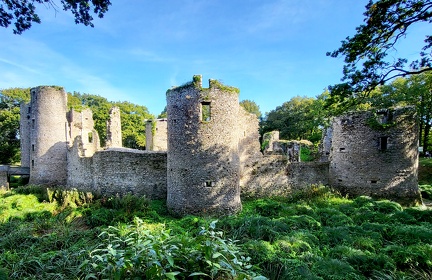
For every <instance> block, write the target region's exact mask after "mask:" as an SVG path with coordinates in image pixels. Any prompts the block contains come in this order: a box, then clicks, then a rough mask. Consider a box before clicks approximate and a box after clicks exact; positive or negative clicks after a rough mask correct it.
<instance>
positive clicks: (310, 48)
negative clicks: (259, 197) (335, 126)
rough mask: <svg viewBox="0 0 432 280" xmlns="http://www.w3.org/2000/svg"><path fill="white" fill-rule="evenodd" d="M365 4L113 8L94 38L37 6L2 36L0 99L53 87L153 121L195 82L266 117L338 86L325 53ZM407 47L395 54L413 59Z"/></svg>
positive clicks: (202, 1)
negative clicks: (172, 96) (142, 110)
mask: <svg viewBox="0 0 432 280" xmlns="http://www.w3.org/2000/svg"><path fill="white" fill-rule="evenodd" d="M367 2H368V0H265V1H264V0H161V1H155V0H152V1H148V0H141V1H138V0H127V1H118V0H112V6H111V7H110V10H109V11H108V13H107V14H106V15H105V17H104V18H103V19H95V21H94V24H95V28H91V27H85V26H83V25H76V24H75V23H74V19H73V17H72V14H70V13H67V12H64V11H62V10H61V9H60V7H59V8H58V11H57V12H56V11H55V10H54V9H52V8H48V9H47V8H45V7H44V6H39V7H38V10H39V11H38V12H39V15H40V16H41V19H42V24H35V25H33V27H32V28H31V29H30V30H28V31H26V32H24V33H23V34H22V35H13V33H12V28H11V27H9V28H7V29H5V28H0V89H1V88H9V87H34V86H38V85H59V86H63V87H65V89H66V91H68V92H73V91H77V92H81V93H91V94H97V95H100V96H103V97H106V98H107V99H108V100H110V101H130V102H133V103H137V104H140V105H144V106H146V107H147V108H148V109H149V111H150V112H151V113H153V114H155V115H157V114H159V113H160V112H161V111H162V110H163V108H164V107H165V104H166V100H165V92H166V90H167V89H169V88H171V87H172V86H176V85H181V84H184V83H186V82H188V81H190V80H191V79H192V76H193V75H194V74H202V75H203V79H204V81H206V80H208V79H210V78H211V79H218V80H220V81H222V82H223V83H224V84H227V85H230V86H235V87H238V88H240V100H244V99H249V100H253V101H255V102H256V103H257V104H258V105H259V106H260V109H261V111H262V112H263V113H265V112H269V111H270V110H273V109H275V108H276V107H277V106H280V105H281V104H282V103H283V102H285V101H288V100H290V99H291V98H292V97H294V96H296V95H300V96H311V97H313V96H317V95H319V94H321V93H322V92H323V91H324V89H325V88H326V87H327V86H328V85H331V84H334V83H337V82H339V81H340V78H341V77H342V65H343V60H342V58H337V59H335V58H330V57H327V56H326V55H325V53H326V52H327V51H332V50H335V49H336V48H338V47H339V46H340V41H341V40H343V39H344V38H345V37H347V36H352V35H353V34H354V33H355V27H356V26H358V25H360V24H361V23H362V20H363V15H362V14H363V12H364V6H365V5H366V4H367ZM425 28H426V27H425ZM421 31H422V30H420V31H419V34H420V33H421ZM423 31H424V30H423ZM418 38H420V41H421V37H418ZM418 38H417V39H418ZM420 43H421V42H420ZM413 44H414V43H409V42H408V43H406V46H402V47H401V48H400V49H401V52H402V51H406V52H407V53H408V54H410V55H411V54H413V53H412V51H411V46H412V45H413ZM203 85H204V86H207V85H206V84H205V83H204V84H203Z"/></svg>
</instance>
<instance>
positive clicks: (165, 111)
mask: <svg viewBox="0 0 432 280" xmlns="http://www.w3.org/2000/svg"><path fill="white" fill-rule="evenodd" d="M167 117H168V112H167V106H165V108H164V109H163V111H162V112H161V113H160V114H159V115H158V116H157V118H158V119H166V118H167Z"/></svg>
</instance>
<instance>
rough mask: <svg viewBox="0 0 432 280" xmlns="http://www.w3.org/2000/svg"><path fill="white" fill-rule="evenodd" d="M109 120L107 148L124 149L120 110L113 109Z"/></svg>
mask: <svg viewBox="0 0 432 280" xmlns="http://www.w3.org/2000/svg"><path fill="white" fill-rule="evenodd" d="M109 115H110V117H109V119H108V120H107V141H106V146H107V148H119V147H122V133H121V119H120V108H119V107H112V108H111V109H110V111H109Z"/></svg>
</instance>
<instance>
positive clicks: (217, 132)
mask: <svg viewBox="0 0 432 280" xmlns="http://www.w3.org/2000/svg"><path fill="white" fill-rule="evenodd" d="M209 84H210V85H209V88H206V89H205V88H202V85H201V76H194V80H193V82H191V83H188V84H186V85H184V86H182V87H178V88H174V89H171V90H169V91H168V92H167V114H168V166H167V169H168V172H167V187H168V190H167V192H168V194H167V206H168V208H169V209H170V210H171V211H172V212H174V213H175V214H179V215H184V214H201V215H202V214H206V213H215V214H216V213H217V214H231V213H235V212H237V211H239V210H240V209H241V202H240V187H239V180H240V159H239V150H238V146H239V139H238V130H237V123H238V122H237V120H238V111H239V107H240V106H239V101H238V90H237V89H235V88H231V87H227V86H223V85H221V84H220V83H218V82H217V81H213V80H210V82H209Z"/></svg>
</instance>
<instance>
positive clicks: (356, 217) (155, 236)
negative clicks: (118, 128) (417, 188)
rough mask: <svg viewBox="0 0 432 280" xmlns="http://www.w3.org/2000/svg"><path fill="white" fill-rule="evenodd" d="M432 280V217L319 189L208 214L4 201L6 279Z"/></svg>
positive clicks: (73, 200)
mask: <svg viewBox="0 0 432 280" xmlns="http://www.w3.org/2000/svg"><path fill="white" fill-rule="evenodd" d="M260 275H264V276H265V277H267V278H268V279H431V275H432V209H431V208H428V207H424V206H423V207H408V208H405V207H402V206H401V205H399V204H398V203H395V202H392V201H388V200H381V201H376V200H374V199H372V198H369V197H358V198H354V199H349V198H346V197H343V196H341V195H339V194H338V193H336V192H334V191H332V190H331V189H328V188H325V187H322V186H311V187H310V188H308V189H305V190H304V191H302V192H299V193H295V194H292V195H291V196H289V197H281V198H273V199H258V200H249V201H244V202H243V211H242V212H241V213H239V214H238V215H235V216H230V217H223V218H220V219H219V220H218V222H214V218H211V217H195V216H186V217H183V218H175V217H172V216H170V215H169V213H168V211H167V209H166V205H165V201H149V200H148V199H146V198H144V197H135V196H131V195H126V196H123V197H119V196H117V197H95V196H92V195H90V194H86V193H80V192H77V191H68V192H66V191H61V190H48V191H47V190H46V189H41V188H37V187H27V188H18V189H14V190H12V191H3V192H2V193H0V279H136V278H139V279H254V278H255V279H264V278H263V277H261V276H260Z"/></svg>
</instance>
